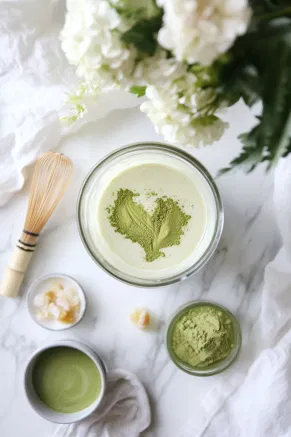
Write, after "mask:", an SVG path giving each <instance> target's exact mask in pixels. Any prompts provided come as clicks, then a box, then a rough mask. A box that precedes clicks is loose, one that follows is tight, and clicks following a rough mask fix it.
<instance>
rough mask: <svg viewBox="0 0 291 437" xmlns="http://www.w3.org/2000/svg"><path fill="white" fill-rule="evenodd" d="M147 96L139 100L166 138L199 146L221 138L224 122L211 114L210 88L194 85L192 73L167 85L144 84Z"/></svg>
mask: <svg viewBox="0 0 291 437" xmlns="http://www.w3.org/2000/svg"><path fill="white" fill-rule="evenodd" d="M146 96H147V97H148V100H147V101H145V102H144V103H142V105H141V110H142V111H143V112H145V113H146V114H147V115H148V117H149V118H150V119H151V121H152V122H153V123H154V125H155V129H156V132H157V133H159V134H161V135H163V136H164V138H165V139H166V141H168V142H171V143H176V144H179V145H183V146H195V147H201V146H204V145H210V144H212V143H213V142H214V141H217V140H219V139H220V138H221V136H222V135H223V133H224V130H225V128H226V127H227V126H228V124H227V123H225V122H223V121H222V120H221V119H220V118H218V117H217V116H216V115H214V112H215V109H216V107H215V106H213V102H214V98H215V94H214V91H213V90H211V89H210V90H205V91H204V90H200V89H196V88H195V76H194V75H193V74H189V73H188V74H186V75H185V76H182V77H181V78H180V79H175V80H174V81H173V82H172V83H169V84H167V86H153V85H150V86H148V87H147V91H146Z"/></svg>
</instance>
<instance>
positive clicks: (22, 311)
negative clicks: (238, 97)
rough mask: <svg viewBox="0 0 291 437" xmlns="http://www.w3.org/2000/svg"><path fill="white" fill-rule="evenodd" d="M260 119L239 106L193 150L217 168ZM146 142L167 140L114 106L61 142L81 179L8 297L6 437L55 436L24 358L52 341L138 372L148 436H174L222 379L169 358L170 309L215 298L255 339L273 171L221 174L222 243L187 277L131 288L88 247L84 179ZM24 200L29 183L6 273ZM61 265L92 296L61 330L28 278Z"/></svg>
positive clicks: (2, 238)
mask: <svg viewBox="0 0 291 437" xmlns="http://www.w3.org/2000/svg"><path fill="white" fill-rule="evenodd" d="M252 120H253V119H252V116H251V115H250V114H249V112H248V110H247V109H246V108H244V107H242V106H237V107H235V108H234V109H232V111H231V114H230V121H231V129H230V130H229V131H228V133H227V134H226V135H225V137H224V138H223V140H222V141H221V142H220V145H216V146H214V147H210V148H207V149H204V150H198V151H197V150H191V151H190V152H191V153H193V154H194V155H195V156H196V157H197V158H198V159H200V160H201V161H202V162H203V164H204V165H205V166H206V167H207V168H208V169H209V170H210V172H211V173H212V174H215V173H216V171H217V169H218V168H220V167H222V166H225V165H226V164H227V163H228V161H229V160H230V158H231V157H233V156H234V155H235V154H236V153H237V152H238V150H239V143H238V141H237V140H236V134H237V133H239V132H242V131H244V130H245V129H247V128H248V127H249V126H250V123H252ZM80 139H82V143H83V146H82V148H80V146H79V140H80ZM145 140H147V141H150V140H161V139H160V138H158V137H157V135H156V134H155V133H154V131H153V127H152V126H151V124H150V122H149V121H148V120H147V119H146V117H145V116H144V115H142V114H140V113H139V111H138V110H135V109H133V110H125V111H116V112H114V113H112V114H110V115H109V116H108V117H106V119H103V120H101V121H99V122H96V123H94V124H91V125H89V126H87V127H86V128H83V129H82V130H81V131H80V132H79V133H78V134H75V135H72V136H70V137H68V138H67V139H66V140H65V142H63V143H62V144H61V150H62V151H63V152H64V153H66V154H68V155H69V156H70V157H71V158H72V159H73V161H74V163H75V166H76V171H75V176H74V181H73V183H72V186H71V187H70V189H69V192H68V193H67V195H66V197H65V199H64V200H63V201H62V203H61V204H60V206H59V207H58V209H57V211H56V212H55V214H54V216H53V217H52V219H51V221H50V222H49V224H48V225H47V227H46V228H45V230H44V232H43V235H42V238H41V239H40V243H39V247H38V250H37V253H36V255H35V257H34V259H33V261H32V264H31V266H30V270H29V273H28V275H27V277H26V281H25V284H24V287H23V290H22V295H21V297H19V298H17V299H7V298H1V299H0V436H1V437H18V436H21V437H28V436H29V437H39V436H41V437H46V436H51V435H53V430H54V428H55V425H53V424H51V423H49V422H46V421H45V420H43V419H41V418H40V417H38V416H37V415H36V413H34V411H32V409H31V408H30V407H29V405H28V404H27V401H26V399H25V395H24V390H23V369H24V365H25V362H26V360H27V359H28V357H29V356H30V354H31V353H32V352H33V351H34V350H35V348H37V347H38V346H39V345H41V344H43V343H44V342H48V341H51V340H54V339H60V338H72V337H73V338H79V339H81V340H82V339H83V340H85V341H89V342H90V343H91V344H92V345H94V347H95V348H96V349H97V350H99V351H100V352H101V354H102V355H103V356H104V358H105V359H106V361H107V363H108V365H109V366H111V367H115V366H120V367H123V368H126V369H129V370H132V371H134V372H135V373H136V374H137V375H138V376H139V378H140V379H141V380H142V381H143V382H144V384H145V386H146V388H147V390H148V393H149V396H150V399H151V404H152V411H153V418H152V426H151V428H150V429H149V430H148V431H147V432H146V433H144V437H176V436H177V434H178V431H179V430H180V429H181V428H182V427H183V425H184V424H185V422H186V421H187V419H189V417H190V416H193V415H199V411H200V408H201V405H202V403H203V397H204V395H205V393H206V392H207V390H208V388H210V387H212V386H213V385H214V384H215V383H216V382H217V380H218V378H219V377H218V376H214V377H210V378H205V379H203V378H196V377H192V376H189V375H186V374H184V373H182V372H181V371H180V370H178V369H177V368H175V366H174V365H173V364H172V363H171V362H170V361H169V360H168V358H167V355H166V351H165V347H164V326H165V323H166V321H167V319H168V318H169V316H170V315H171V313H172V312H173V311H174V310H175V309H176V308H177V307H178V306H179V305H181V304H183V303H185V302H187V301H189V300H191V299H197V298H201V297H202V298H204V299H205V298H206V299H212V300H215V301H217V302H219V303H222V304H224V305H226V306H227V307H228V308H229V309H230V310H232V311H234V312H235V313H236V314H237V315H238V317H239V319H240V320H241V323H242V327H243V333H244V344H246V343H247V341H248V336H249V332H250V329H251V326H252V325H253V324H254V321H255V319H256V317H257V314H258V311H259V306H260V287H261V284H262V277H263V272H264V268H265V266H266V264H267V263H268V262H269V261H270V260H271V259H272V258H273V257H274V255H275V253H276V251H277V249H278V247H279V245H280V240H279V236H278V232H277V229H276V225H275V221H274V217H273V206H272V175H271V174H268V175H266V174H265V173H264V171H263V170H262V169H259V170H258V171H256V172H255V173H253V174H251V175H248V176H246V175H244V174H243V173H242V172H237V173H235V174H231V175H227V176H224V177H222V178H220V179H218V181H217V184H218V187H219V189H220V192H221V196H222V199H223V202H224V207H225V229H224V233H223V237H222V240H221V243H220V245H219V248H218V250H217V251H216V253H215V255H214V256H213V258H212V259H211V261H210V262H209V263H208V265H207V266H206V267H205V268H204V269H203V270H202V271H200V272H199V273H198V274H197V275H196V276H193V277H192V278H190V279H188V280H186V281H184V282H182V283H180V284H176V285H173V286H168V287H165V288H162V289H151V290H146V289H139V288H134V287H130V286H127V285H126V284H123V283H120V282H118V281H117V280H115V279H113V278H111V277H110V276H108V275H107V274H106V273H104V272H103V271H102V270H100V269H99V267H98V266H97V265H95V264H94V262H93V261H92V260H91V258H90V257H89V256H88V254H87V252H86V251H85V249H84V247H83V245H82V243H81V240H80V237H79V234H78V230H77V224H76V199H77V194H78V191H79V188H80V185H81V183H82V181H83V179H84V178H85V176H86V174H87V172H88V171H89V170H90V168H91V167H92V166H93V165H94V164H95V163H96V162H97V161H98V160H99V159H100V158H101V157H103V156H104V155H105V154H106V153H108V152H110V151H112V150H114V149H115V148H116V147H118V146H122V145H126V144H127V143H132V142H136V141H145ZM77 144H78V146H77ZM26 200H27V190H26V189H24V190H23V192H21V193H20V194H18V195H16V196H15V197H14V199H13V200H12V201H11V202H10V203H9V204H8V205H6V207H4V208H2V209H1V210H0V222H1V234H0V269H1V272H2V270H3V268H4V266H5V264H6V262H7V259H8V256H9V253H10V251H11V250H12V248H13V246H14V244H15V241H16V240H17V238H18V237H19V233H20V230H21V229H22V225H23V218H24V214H25V209H26ZM53 272H62V273H66V274H69V275H71V276H73V277H75V278H76V279H77V280H78V281H79V282H80V283H81V285H82V286H83V287H84V290H85V292H86V295H87V299H88V310H87V313H86V316H85V318H84V320H83V321H82V322H81V323H80V324H79V325H78V326H76V327H74V328H72V329H71V330H69V331H66V332H60V333H58V332H56V333H53V332H49V331H46V330H45V329H43V328H41V327H40V326H38V325H36V324H35V323H34V322H33V321H32V320H31V318H30V316H29V314H28V311H27V307H26V293H27V289H28V286H29V284H30V283H31V282H32V281H33V280H35V279H36V278H38V277H40V276H42V275H45V274H49V273H53ZM139 305H142V306H146V307H148V308H149V309H150V310H151V311H152V312H154V313H155V315H156V317H157V318H158V320H159V321H160V328H159V329H158V330H157V331H156V332H153V333H143V332H140V331H138V330H136V328H135V327H134V326H132V325H131V323H130V321H129V314H130V312H131V310H132V309H133V308H134V307H136V306H139ZM242 357H243V353H242ZM241 359H242V358H241ZM237 366H239V363H237ZM193 437H194V436H193Z"/></svg>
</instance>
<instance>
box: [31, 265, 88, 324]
mask: <svg viewBox="0 0 291 437" xmlns="http://www.w3.org/2000/svg"><path fill="white" fill-rule="evenodd" d="M55 283H61V284H63V285H64V287H67V288H69V289H73V290H74V292H75V293H76V295H77V296H78V298H79V310H78V311H77V312H76V313H74V320H73V322H70V321H69V320H67V321H60V320H58V319H55V318H53V317H47V318H40V317H39V313H40V307H39V306H37V305H36V302H35V299H36V297H37V296H38V295H43V294H44V293H46V292H48V291H49V290H50V289H51V288H53V287H54V284H55ZM27 306H28V311H29V314H30V316H31V318H32V319H33V320H34V321H35V322H36V323H37V324H38V325H40V326H42V327H43V328H45V329H49V330H51V331H63V330H65V329H69V328H71V327H73V326H75V325H76V324H77V323H79V322H80V321H81V319H82V318H83V316H84V313H85V310H86V298H85V294H84V291H83V289H82V288H81V286H80V285H79V284H78V282H77V281H75V279H73V278H71V277H70V276H67V275H62V274H59V273H54V274H51V275H47V276H43V277H42V278H40V279H38V280H37V281H35V282H34V283H33V284H32V285H31V287H30V289H29V291H28V296H27Z"/></svg>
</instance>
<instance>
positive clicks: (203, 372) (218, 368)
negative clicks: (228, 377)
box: [165, 301, 242, 376]
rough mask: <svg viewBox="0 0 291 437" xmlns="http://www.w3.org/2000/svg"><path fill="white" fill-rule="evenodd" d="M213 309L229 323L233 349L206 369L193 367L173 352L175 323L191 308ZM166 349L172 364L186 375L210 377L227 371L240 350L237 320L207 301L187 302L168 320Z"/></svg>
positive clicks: (239, 333)
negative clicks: (231, 329) (204, 307)
mask: <svg viewBox="0 0 291 437" xmlns="http://www.w3.org/2000/svg"><path fill="white" fill-rule="evenodd" d="M203 306H207V307H213V308H214V309H216V310H218V311H220V312H222V313H224V314H225V315H226V316H227V317H228V318H229V319H230V321H231V323H232V328H233V348H232V350H231V351H230V353H229V355H227V357H225V358H223V359H222V360H220V361H216V362H214V363H213V364H210V365H209V366H207V367H193V366H191V365H190V364H188V363H186V362H184V361H182V360H181V359H180V358H179V357H178V356H177V355H176V354H175V352H174V350H173V347H172V336H173V331H174V328H175V325H176V323H177V322H178V321H179V320H180V319H181V318H182V317H183V316H184V315H185V314H186V313H187V312H188V311H189V310H191V309H192V308H197V307H203ZM165 342H166V347H167V351H168V354H169V357H170V359H171V360H172V361H173V363H174V364H175V365H176V366H177V367H179V369H181V370H183V371H184V372H186V373H189V374H190V375H195V376H211V375H216V374H218V373H220V372H223V371H224V370H225V369H227V368H228V367H229V366H230V365H231V364H232V363H233V362H234V361H235V360H236V358H237V357H238V354H239V351H240V348H241V342H242V337H241V329H240V325H239V323H238V321H237V319H236V318H235V317H234V315H233V314H232V313H231V312H230V311H229V310H227V309H226V308H225V307H223V306H222V305H218V304H216V303H214V302H208V301H192V302H188V303H187V304H186V305H183V306H182V307H180V308H178V310H177V311H176V312H175V313H174V314H173V315H172V317H171V318H170V320H169V323H168V326H167V328H166V339H165Z"/></svg>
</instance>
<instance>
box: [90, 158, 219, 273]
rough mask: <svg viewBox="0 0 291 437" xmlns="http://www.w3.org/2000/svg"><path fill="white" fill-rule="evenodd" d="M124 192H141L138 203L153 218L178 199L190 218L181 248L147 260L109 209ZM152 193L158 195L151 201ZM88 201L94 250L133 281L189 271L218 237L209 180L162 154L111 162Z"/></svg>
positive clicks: (165, 250) (170, 248) (164, 250)
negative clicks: (164, 203) (158, 205)
mask: <svg viewBox="0 0 291 437" xmlns="http://www.w3.org/2000/svg"><path fill="white" fill-rule="evenodd" d="M120 188H124V189H125V188H128V189H130V190H132V191H136V192H137V193H139V194H140V196H139V197H137V198H135V201H138V202H141V203H142V204H143V205H144V207H145V208H146V209H147V211H148V212H149V213H151V212H152V211H153V209H154V207H155V202H154V201H155V199H156V198H157V197H161V196H167V197H169V198H172V199H174V200H178V201H179V204H180V205H181V206H182V209H183V211H184V212H185V213H186V214H189V215H190V216H191V219H190V220H189V222H188V225H187V226H186V227H185V228H184V235H182V236H181V243H180V244H179V245H174V246H171V247H167V248H164V249H162V251H163V252H164V253H165V255H166V256H165V257H160V258H158V259H157V260H155V261H152V262H147V261H145V252H144V250H143V248H142V247H141V246H140V245H139V244H138V243H133V242H132V241H131V240H129V239H126V238H125V237H124V236H123V235H121V234H119V233H117V232H115V231H114V229H113V228H112V226H111V224H110V222H109V220H108V212H107V210H106V208H107V207H108V206H110V205H112V204H113V203H114V200H115V199H116V196H117V192H118V190H119V189H120ZM149 192H155V193H157V196H150V197H149V196H148V193H149ZM84 197H85V204H86V212H85V214H84V217H85V216H86V217H87V226H88V229H87V233H88V236H87V239H89V240H90V246H91V249H93V251H94V247H95V248H96V251H98V254H99V255H100V254H101V256H102V257H103V258H104V260H106V262H107V263H108V264H110V265H111V266H113V267H114V268H115V269H116V270H118V271H119V272H123V273H125V274H127V275H131V276H133V277H137V278H150V279H164V278H167V277H171V276H173V275H175V274H178V273H180V272H182V271H185V270H186V269H187V268H189V267H191V266H192V265H193V264H194V263H195V262H197V261H198V260H199V259H200V258H201V256H202V255H203V254H204V252H205V250H206V249H207V247H208V246H209V244H210V242H211V239H212V237H213V234H214V229H215V223H216V206H215V200H214V196H213V193H212V191H211V189H210V187H209V185H208V183H207V181H206V180H205V179H204V177H203V176H202V175H201V174H200V173H199V172H198V171H197V170H196V169H195V168H193V166H190V165H189V164H188V163H185V162H184V161H182V160H180V159H177V158H175V157H172V156H168V155H166V156H165V155H163V154H161V153H160V152H156V153H144V154H142V155H141V154H137V156H132V157H129V158H126V159H124V160H123V161H122V160H121V161H119V162H117V163H115V165H114V164H112V163H111V165H110V166H108V168H107V169H104V171H103V174H102V175H99V177H98V180H97V179H96V180H94V178H93V180H92V181H91V183H90V186H89V187H88V190H87V192H86V193H84ZM88 237H89V238H88Z"/></svg>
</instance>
